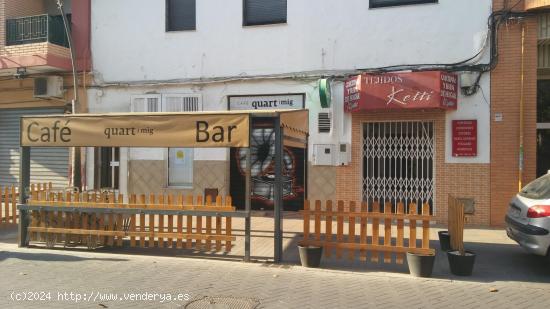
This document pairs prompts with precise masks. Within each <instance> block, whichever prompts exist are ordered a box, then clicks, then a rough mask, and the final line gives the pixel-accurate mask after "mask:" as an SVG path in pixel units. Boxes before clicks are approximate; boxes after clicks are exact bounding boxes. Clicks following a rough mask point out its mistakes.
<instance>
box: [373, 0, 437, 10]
mask: <svg viewBox="0 0 550 309" xmlns="http://www.w3.org/2000/svg"><path fill="white" fill-rule="evenodd" d="M437 2H438V0H370V2H369V4H370V8H383V7H388V6H400V5H412V4H423V3H437Z"/></svg>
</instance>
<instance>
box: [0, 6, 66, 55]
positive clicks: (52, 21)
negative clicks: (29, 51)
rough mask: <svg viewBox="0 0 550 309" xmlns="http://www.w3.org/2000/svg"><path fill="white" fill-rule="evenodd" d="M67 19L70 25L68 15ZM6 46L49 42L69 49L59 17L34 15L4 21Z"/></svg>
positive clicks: (61, 20) (61, 19)
mask: <svg viewBox="0 0 550 309" xmlns="http://www.w3.org/2000/svg"><path fill="white" fill-rule="evenodd" d="M67 18H69V24H70V15H68V16H67ZM6 34H7V35H6V45H21V44H30V43H40V42H50V43H52V44H56V45H60V46H65V47H69V42H68V40H67V36H66V34H65V27H64V26H63V18H62V17H61V15H58V16H51V15H46V14H44V15H36V16H26V17H20V18H14V19H8V20H6Z"/></svg>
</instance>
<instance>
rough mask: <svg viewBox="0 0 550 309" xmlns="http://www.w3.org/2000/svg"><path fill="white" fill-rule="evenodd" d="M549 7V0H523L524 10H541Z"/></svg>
mask: <svg viewBox="0 0 550 309" xmlns="http://www.w3.org/2000/svg"><path fill="white" fill-rule="evenodd" d="M548 8H550V0H525V10H526V11H532V10H542V9H548Z"/></svg>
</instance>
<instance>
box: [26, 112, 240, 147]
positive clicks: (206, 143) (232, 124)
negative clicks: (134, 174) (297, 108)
mask: <svg viewBox="0 0 550 309" xmlns="http://www.w3.org/2000/svg"><path fill="white" fill-rule="evenodd" d="M248 133H249V115H247V114H184V113H181V114H170V115H167V114H160V113H159V115H139V114H134V115H95V116H47V117H23V118H21V145H22V146H52V147H71V146H90V147H93V146H97V147H116V146H120V147H126V146H127V147H132V146H133V147H248V144H249V141H248V138H249V137H248Z"/></svg>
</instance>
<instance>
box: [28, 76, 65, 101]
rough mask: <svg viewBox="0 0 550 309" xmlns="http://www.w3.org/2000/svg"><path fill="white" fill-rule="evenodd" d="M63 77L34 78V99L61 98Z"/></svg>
mask: <svg viewBox="0 0 550 309" xmlns="http://www.w3.org/2000/svg"><path fill="white" fill-rule="evenodd" d="M63 94H64V91H63V77H61V76H47V77H35V78H34V94H33V96H34V97H35V98H42V99H48V98H63Z"/></svg>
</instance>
